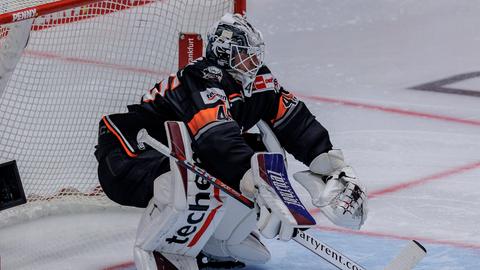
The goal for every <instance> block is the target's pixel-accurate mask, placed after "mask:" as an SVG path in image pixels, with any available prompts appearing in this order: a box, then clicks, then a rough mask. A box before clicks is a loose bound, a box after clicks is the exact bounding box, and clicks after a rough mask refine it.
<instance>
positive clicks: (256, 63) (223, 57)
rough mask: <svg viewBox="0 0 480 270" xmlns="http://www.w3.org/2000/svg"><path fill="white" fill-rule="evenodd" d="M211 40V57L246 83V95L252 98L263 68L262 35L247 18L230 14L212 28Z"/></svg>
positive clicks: (263, 47) (209, 43)
mask: <svg viewBox="0 0 480 270" xmlns="http://www.w3.org/2000/svg"><path fill="white" fill-rule="evenodd" d="M207 38H208V45H207V50H206V56H207V58H208V59H209V60H211V61H213V62H215V63H217V64H218V65H219V66H222V67H225V68H227V69H228V70H229V71H230V73H231V74H232V75H233V76H234V77H235V78H236V79H238V80H240V81H242V83H243V84H244V88H246V92H245V95H246V96H250V95H251V84H252V82H253V80H254V78H255V75H256V74H257V72H258V70H259V69H260V68H261V67H262V66H263V58H264V54H265V45H264V42H263V37H262V34H261V33H260V32H259V31H258V30H256V29H255V28H254V27H253V26H252V25H251V24H250V23H249V22H248V21H247V20H246V19H245V17H243V16H241V15H239V14H230V13H227V14H225V15H224V16H223V17H222V19H221V20H220V21H219V22H217V23H216V24H215V26H214V27H212V29H210V31H209V32H208V34H207ZM247 85H248V86H247Z"/></svg>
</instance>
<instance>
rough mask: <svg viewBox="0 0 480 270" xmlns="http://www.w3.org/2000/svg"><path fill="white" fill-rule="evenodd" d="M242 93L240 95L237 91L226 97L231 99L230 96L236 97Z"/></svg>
mask: <svg viewBox="0 0 480 270" xmlns="http://www.w3.org/2000/svg"><path fill="white" fill-rule="evenodd" d="M241 96H242V95H240V94H239V93H233V94H231V95H230V96H228V99H232V98H236V97H241Z"/></svg>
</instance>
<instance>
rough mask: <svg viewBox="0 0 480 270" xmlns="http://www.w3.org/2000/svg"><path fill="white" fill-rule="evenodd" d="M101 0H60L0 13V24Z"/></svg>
mask: <svg viewBox="0 0 480 270" xmlns="http://www.w3.org/2000/svg"><path fill="white" fill-rule="evenodd" d="M100 1H102V0H62V1H58V2H54V3H48V4H42V5H38V6H34V7H29V8H24V9H20V10H15V11H11V12H7V13H4V14H0V24H8V23H13V22H18V21H23V20H28V19H32V18H36V17H38V16H43V15H47V14H51V13H54V12H57V11H61V10H65V9H68V8H75V7H79V6H83V5H87V4H91V3H96V2H100Z"/></svg>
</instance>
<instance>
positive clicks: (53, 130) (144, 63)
mask: <svg viewBox="0 0 480 270" xmlns="http://www.w3.org/2000/svg"><path fill="white" fill-rule="evenodd" d="M31 3H35V5H32V4H31ZM39 3H40V4H39ZM179 3H180V2H179V1H173V0H171V1H165V0H60V1H54V0H31V1H30V4H29V1H23V0H22V1H21V0H3V1H1V3H0V62H1V61H2V59H4V58H2V57H6V56H5V55H8V57H12V55H16V56H17V58H18V59H13V60H14V61H11V65H10V69H7V71H9V74H6V75H8V76H4V75H5V74H0V130H1V132H0V164H1V163H4V162H8V161H11V160H16V161H17V164H18V168H19V172H20V177H21V178H22V182H23V184H24V188H25V195H26V196H27V201H28V203H27V205H26V206H25V207H24V208H21V207H15V208H12V209H8V210H4V211H2V212H0V228H1V227H2V226H3V225H5V224H7V225H10V224H11V220H12V219H13V220H14V221H15V222H21V221H22V220H23V219H24V218H21V216H25V218H26V219H28V218H31V217H37V216H42V215H45V214H42V213H38V209H39V207H35V209H36V210H37V213H35V214H33V215H32V214H25V213H26V209H27V208H29V207H28V206H29V205H30V204H33V203H34V204H50V203H53V202H56V201H61V202H62V203H75V204H77V203H78V204H82V205H86V204H91V205H94V206H98V205H111V204H112V203H111V202H110V201H109V200H108V199H107V198H106V196H105V194H104V193H103V192H102V190H101V189H100V188H99V183H98V177H97V171H96V170H97V168H96V165H97V163H96V160H95V158H94V156H93V152H94V150H95V149H94V146H95V144H96V138H97V132H98V121H99V120H100V118H101V116H102V115H104V114H109V113H116V112H123V111H125V110H126V105H128V104H132V103H136V102H138V100H139V98H140V97H141V95H142V94H143V93H144V92H145V91H147V90H148V89H150V88H151V87H152V86H153V85H154V84H155V83H156V82H158V81H160V80H162V79H163V78H165V77H167V76H168V75H169V74H170V73H172V72H175V71H176V70H177V69H178V67H181V66H183V65H185V64H186V63H188V62H189V61H191V60H193V59H195V58H197V57H199V56H201V54H202V53H203V45H204V40H205V39H202V38H201V37H202V35H203V36H204V35H205V32H206V30H207V29H208V27H209V26H210V25H211V24H212V23H213V22H215V21H216V20H218V19H219V18H220V17H221V16H222V15H223V14H224V13H226V12H235V13H242V14H245V12H246V0H183V1H182V2H181V3H180V4H179ZM29 5H30V6H29ZM32 19H34V20H33V23H32V22H31V21H32ZM27 22H28V23H32V24H31V28H30V25H28V23H27ZM21 24H24V25H26V27H28V28H29V29H31V31H30V32H29V33H26V35H27V36H24V37H22V38H23V39H22V38H21V39H20V40H24V43H25V40H28V44H27V46H26V47H25V44H20V43H18V42H17V43H15V42H12V41H11V40H9V39H10V38H11V37H13V36H14V35H12V33H13V32H12V31H17V30H18V29H17V26H19V25H21ZM20 36H21V35H20ZM12 44H13V45H12ZM12 46H14V47H16V48H14V49H16V51H15V53H14V54H12V53H11V52H9V53H8V54H7V53H4V55H3V56H2V52H5V50H8V49H11V48H12ZM1 64H2V63H0V73H2V66H1ZM55 209H56V210H55V211H58V209H59V208H58V207H56V208H55ZM69 209H76V208H75V207H73V208H72V207H69ZM72 211H73V212H75V210H72Z"/></svg>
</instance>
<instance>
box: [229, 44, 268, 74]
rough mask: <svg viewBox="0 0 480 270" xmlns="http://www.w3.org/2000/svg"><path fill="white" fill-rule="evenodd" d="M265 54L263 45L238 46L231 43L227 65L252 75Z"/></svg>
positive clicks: (259, 65) (261, 64)
mask: <svg viewBox="0 0 480 270" xmlns="http://www.w3.org/2000/svg"><path fill="white" fill-rule="evenodd" d="M264 56H265V45H263V44H261V45H258V46H256V47H249V46H240V45H236V44H232V45H231V47H230V57H229V66H230V68H231V69H233V70H235V71H237V72H239V73H241V74H244V75H246V76H248V77H254V76H255V75H256V74H257V72H258V70H259V69H260V68H261V67H262V66H263V60H264Z"/></svg>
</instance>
